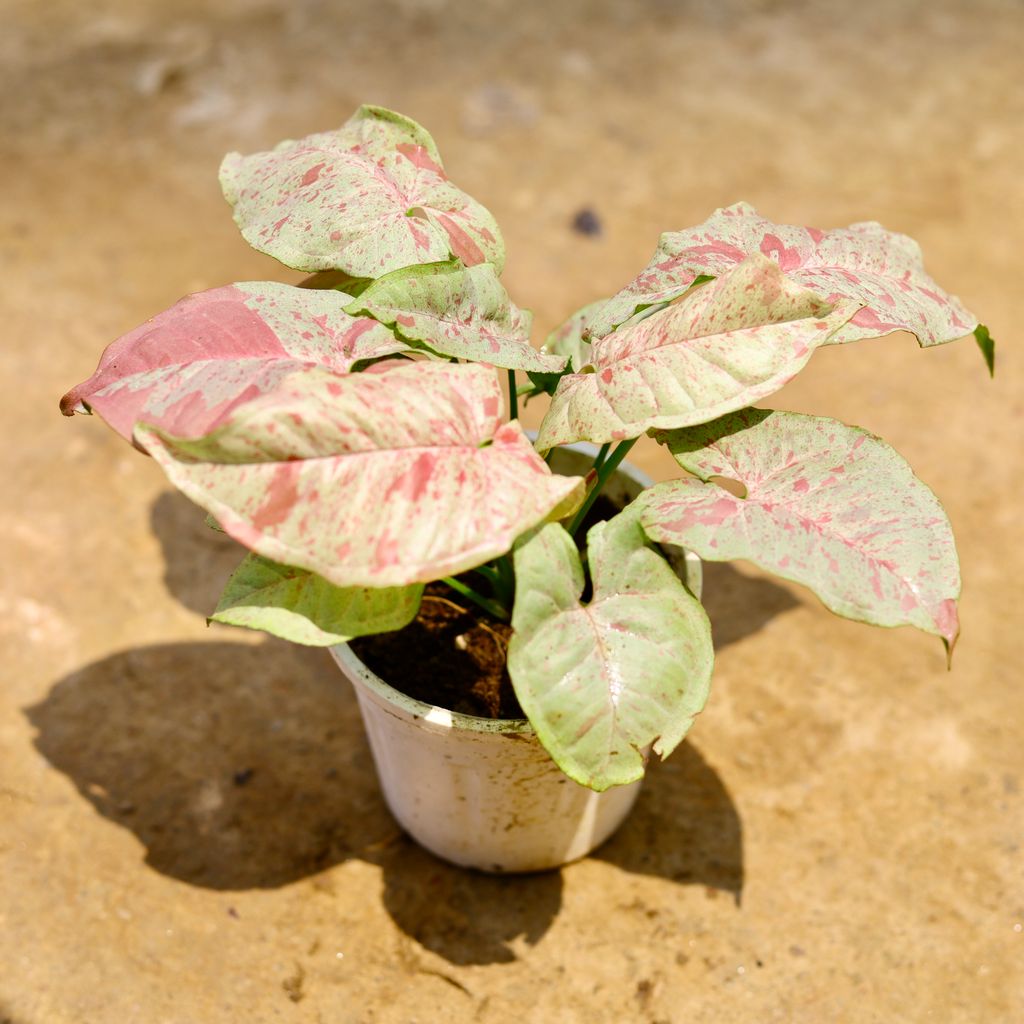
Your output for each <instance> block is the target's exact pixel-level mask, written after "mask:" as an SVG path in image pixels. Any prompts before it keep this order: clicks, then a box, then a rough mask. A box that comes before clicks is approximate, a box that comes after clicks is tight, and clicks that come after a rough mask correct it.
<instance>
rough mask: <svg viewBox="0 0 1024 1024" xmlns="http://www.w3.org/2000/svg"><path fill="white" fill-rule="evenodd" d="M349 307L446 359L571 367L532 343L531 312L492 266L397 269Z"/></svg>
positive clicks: (555, 368) (528, 366)
mask: <svg viewBox="0 0 1024 1024" xmlns="http://www.w3.org/2000/svg"><path fill="white" fill-rule="evenodd" d="M346 309H347V311H348V312H349V314H350V315H353V316H370V317H373V318H374V319H375V320H377V321H379V322H380V323H382V324H387V325H388V326H389V327H390V328H392V330H393V331H394V332H395V334H396V336H397V337H399V338H401V339H404V340H405V341H408V342H411V343H417V342H418V343H420V344H423V345H426V346H429V348H430V349H431V350H432V351H433V352H436V353H439V354H441V355H446V356H453V357H455V358H458V359H468V360H470V361H472V362H475V363H488V364H489V365H491V366H500V367H502V368H503V369H506V370H533V371H540V372H549V373H551V372H556V373H557V372H558V371H560V370H561V369H562V368H563V367H564V366H565V359H564V358H563V357H560V356H550V355H543V354H542V353H540V352H538V351H537V350H536V349H535V348H533V347H532V346H531V345H530V314H529V313H527V312H524V311H523V310H521V309H517V308H516V306H514V305H513V304H512V301H511V300H510V299H509V297H508V293H507V292H506V291H505V289H504V287H502V284H501V282H500V281H499V280H498V274H497V272H496V271H495V269H494V267H493V266H491V264H489V263H482V264H480V265H479V266H476V267H469V268H466V267H463V266H462V265H461V264H460V263H459V262H458V261H457V260H452V261H449V262H446V263H432V264H428V265H425V266H417V267H407V268H405V269H403V270H397V271H395V272H394V273H391V274H388V275H386V276H385V277H382V278H380V279H379V280H377V281H375V282H374V283H373V284H371V285H370V287H369V288H367V289H366V291H364V292H363V293H362V295H360V296H359V298H358V299H356V300H355V301H354V302H352V303H351V304H350V305H349V306H348V307H346ZM356 310H358V311H359V312H358V313H356V312H355V311H356Z"/></svg>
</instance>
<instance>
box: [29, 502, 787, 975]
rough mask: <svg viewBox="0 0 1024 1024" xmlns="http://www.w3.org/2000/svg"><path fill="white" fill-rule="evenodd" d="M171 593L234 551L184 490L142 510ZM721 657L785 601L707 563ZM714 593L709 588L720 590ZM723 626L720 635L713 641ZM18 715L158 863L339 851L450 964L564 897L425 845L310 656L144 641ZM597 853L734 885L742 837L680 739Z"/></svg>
mask: <svg viewBox="0 0 1024 1024" xmlns="http://www.w3.org/2000/svg"><path fill="white" fill-rule="evenodd" d="M152 522H153V528H154V530H155V532H156V534H157V536H158V538H159V539H160V541H161V543H162V545H163V547H164V552H165V555H166V564H167V569H166V576H165V579H166V582H167V586H168V589H169V590H170V591H171V592H172V593H173V594H174V595H175V596H176V597H177V598H178V599H179V600H181V601H182V602H183V603H184V604H185V605H186V606H187V607H189V608H191V609H193V610H195V611H198V612H200V613H201V614H204V615H205V614H208V613H209V610H210V609H211V608H212V607H213V606H214V605H215V603H216V599H217V595H218V593H219V590H220V588H221V586H222V585H223V582H224V579H225V577H226V575H227V573H228V572H230V571H231V570H232V569H233V568H234V567H235V565H236V564H237V562H238V561H239V560H240V559H241V556H242V553H243V552H242V550H241V548H239V547H238V546H237V545H236V544H235V543H234V542H233V541H230V540H228V539H227V538H225V537H224V536H223V535H222V534H219V533H218V532H216V531H213V530H210V529H209V528H207V527H206V526H205V525H203V521H202V514H201V513H198V512H197V510H196V508H195V507H194V506H193V505H192V504H191V503H189V502H188V501H187V500H186V499H184V498H182V497H180V496H179V495H177V494H164V495H161V497H160V498H159V499H157V501H156V502H155V504H154V507H153V514H152ZM708 570H709V571H708V577H707V590H708V599H709V600H708V607H709V614H710V615H711V617H712V621H713V622H715V620H716V619H721V618H722V616H728V617H729V618H734V617H735V616H737V615H740V614H742V618H741V620H740V621H742V622H743V623H744V627H743V629H742V630H741V629H740V628H736V629H734V630H733V631H732V632H731V633H730V632H729V631H728V622H727V621H724V620H723V621H722V623H721V624H719V627H718V628H719V636H718V646H719V647H721V646H722V645H723V642H725V643H731V642H735V641H736V640H738V639H739V638H740V637H741V636H744V635H746V634H747V633H748V632H752V631H753V629H756V628H760V626H761V625H763V623H764V622H766V621H767V620H768V618H770V617H771V616H772V615H774V614H777V613H778V612H779V611H781V610H785V609H786V608H787V607H790V606H792V605H793V604H795V603H796V602H794V601H793V599H792V598H791V597H789V595H788V594H787V593H786V592H785V591H783V590H782V589H781V588H779V587H775V586H773V585H772V584H770V583H768V582H767V581H763V580H754V579H750V578H748V577H745V576H742V575H741V574H739V573H737V572H735V570H732V569H730V568H729V567H728V566H721V565H718V566H709V567H708ZM716 591H717V592H718V594H719V595H721V597H716V596H715V592H716ZM723 627H724V640H723ZM26 714H27V716H28V718H29V720H30V721H31V723H32V725H33V726H34V727H35V729H36V730H37V736H36V738H35V745H36V747H37V749H38V750H39V751H40V753H41V754H42V755H43V756H44V757H45V758H46V759H47V760H48V761H49V762H50V763H51V764H52V765H53V766H54V767H55V768H57V769H58V770H59V771H61V772H63V773H64V774H66V775H67V776H68V777H69V778H70V779H71V781H72V782H73V783H74V784H75V786H76V787H77V789H78V791H79V792H80V793H81V794H82V796H83V797H84V798H85V799H86V800H88V801H89V802H90V803H91V804H92V805H93V807H94V808H95V809H96V810H97V811H98V812H99V813H100V814H101V815H103V816H104V817H105V818H107V819H109V820H110V821H112V822H114V823H116V824H118V825H119V826H122V827H124V828H127V829H130V830H131V831H132V832H133V833H134V834H135V835H136V837H137V838H138V839H139V841H140V843H141V844H142V846H143V847H144V849H145V862H146V863H147V864H148V865H149V866H150V867H152V868H153V869H154V870H155V871H158V872H160V873H161V874H164V875H167V876H168V877H171V878H175V879H178V880H180V881H183V882H186V883H188V884H191V885H196V886H200V887H203V888H208V889H213V890H222V891H223V890H229V891H236V890H246V889H267V888H277V887H280V886H283V885H287V884H290V883H293V882H296V881H299V880H301V879H304V878H308V877H311V876H314V875H316V874H319V873H320V872H323V871H324V870H326V869H328V868H330V867H332V866H333V865H336V864H339V863H342V862H344V861H345V860H347V859H349V858H353V857H355V858H359V859H361V860H363V861H366V862H370V863H373V864H376V865H378V866H379V867H380V868H381V872H382V877H383V885H384V894H383V901H384V905H385V907H386V909H387V910H388V912H389V913H390V915H391V917H392V918H393V919H394V921H395V923H396V924H397V925H398V927H399V928H401V929H402V931H404V932H405V933H406V934H407V935H409V936H410V937H411V938H413V939H414V940H415V941H416V942H418V943H419V944H420V945H421V946H423V947H425V948H426V949H429V950H431V951H433V952H435V953H437V954H438V955H440V956H442V957H444V958H445V959H447V960H448V961H449V962H451V963H454V964H489V963H502V962H509V961H512V960H514V959H516V958H517V953H516V947H517V946H518V945H519V944H521V943H524V942H525V943H526V944H534V943H536V942H537V941H539V940H540V938H541V937H543V935H544V934H545V933H546V932H547V930H548V928H549V927H550V926H551V924H552V922H553V920H554V918H555V917H556V915H557V914H558V912H559V910H560V908H561V903H562V887H563V881H562V873H561V872H550V873H546V874H542V875H529V876H488V875H482V874H478V873H476V872H472V871H465V870H462V869H459V868H454V867H451V866H450V865H448V864H445V863H444V862H442V861H440V860H437V859H436V858H434V857H433V856H431V855H430V854H429V853H427V852H425V851H423V850H421V849H420V848H419V847H418V846H417V845H416V844H415V843H413V842H412V841H411V840H409V839H408V838H406V837H405V836H404V835H403V834H402V833H401V832H400V830H399V829H398V827H397V825H395V823H394V821H393V820H392V818H391V816H390V814H389V812H388V810H387V808H386V806H385V805H384V802H383V800H382V798H381V796H380V793H379V790H378V788H377V783H376V777H375V773H374V770H373V765H372V759H371V755H370V751H369V747H368V745H367V742H366V738H365V734H364V731H363V727H362V722H361V719H360V717H359V711H358V707H357V705H356V701H355V698H354V695H353V694H352V693H351V692H350V690H349V688H348V686H347V685H346V684H345V682H344V680H343V679H342V677H341V676H340V674H339V673H338V671H337V669H336V667H335V666H334V664H333V663H332V661H331V659H330V658H329V657H328V656H327V655H326V654H325V653H324V652H322V651H317V650H314V649H309V648H303V647H299V646H297V645H293V644H287V643H284V642H282V641H278V640H275V639H272V638H268V639H264V640H262V641H259V642H256V643H253V642H247V643H243V642H226V641H221V640H211V641H209V642H202V643H170V644H162V645H154V646H150V647H140V648H135V649H131V650H127V651H124V652H121V653H117V654H113V655H111V656H109V657H107V658H104V659H102V660H100V661H97V662H94V663H93V664H90V665H86V666H85V667H83V668H82V669H80V670H78V671H76V672H73V673H71V674H70V675H68V676H66V677H64V678H63V679H61V680H59V681H58V682H57V683H55V685H54V686H53V687H52V689H51V690H50V692H49V693H48V695H47V696H46V697H45V698H44V699H43V700H42V701H41V702H39V703H38V704H36V705H34V706H32V707H30V708H27V709H26ZM594 856H595V857H597V858H599V859H601V860H604V861H607V862H609V863H611V864H614V865H616V866H618V867H620V868H622V869H623V870H626V871H630V872H635V873H639V874H650V875H658V876H662V877H665V878H668V879H671V880H672V881H675V882H678V883H681V884H696V885H703V886H706V887H709V888H710V889H711V890H712V891H717V890H723V891H726V892H729V893H732V894H733V895H734V897H735V898H736V900H737V902H738V901H739V897H740V894H741V892H742V887H743V843H742V827H741V822H740V819H739V815H738V814H737V811H736V808H735V806H734V804H733V801H732V799H731V797H730V795H729V793H728V791H727V790H726V789H725V787H724V786H723V784H722V782H721V780H720V778H719V777H718V775H717V773H716V772H715V771H714V769H713V768H712V767H711V766H709V765H708V764H707V763H706V762H705V761H704V760H703V759H702V758H701V756H700V754H699V753H697V751H696V750H695V749H694V748H693V747H692V746H690V745H689V744H683V745H682V746H681V748H680V749H679V750H678V751H677V752H676V753H675V754H674V755H673V757H672V758H671V759H670V760H669V762H668V763H666V764H664V765H657V766H654V767H653V768H652V770H651V772H650V775H649V779H648V782H647V784H646V785H645V788H644V790H643V792H642V793H641V796H640V799H639V801H638V803H637V806H636V808H635V809H634V811H633V814H632V816H631V817H630V819H629V820H628V821H627V823H626V825H625V826H624V827H623V828H622V829H621V830H620V831H619V833H618V834H617V835H616V836H614V837H613V838H612V839H611V840H610V841H609V842H608V843H606V844H605V845H604V846H603V847H602V848H601V849H600V850H599V851H597V852H596V854H594Z"/></svg>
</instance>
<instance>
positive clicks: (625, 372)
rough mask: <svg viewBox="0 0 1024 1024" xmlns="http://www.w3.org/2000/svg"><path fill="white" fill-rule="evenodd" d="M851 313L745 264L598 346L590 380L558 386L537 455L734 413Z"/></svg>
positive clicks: (795, 366) (787, 374)
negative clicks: (564, 446)
mask: <svg viewBox="0 0 1024 1024" xmlns="http://www.w3.org/2000/svg"><path fill="white" fill-rule="evenodd" d="M857 308H858V307H857V304H856V303H853V302H849V301H842V302H840V303H839V304H838V305H837V306H836V307H835V308H833V307H832V306H831V305H830V304H829V303H828V302H826V301H825V300H824V299H822V298H820V297H819V296H817V295H815V294H814V293H813V292H810V291H808V290H807V289H806V288H803V287H801V286H800V285H798V284H797V283H796V282H794V281H792V280H790V279H789V278H788V276H787V275H785V274H783V272H782V271H781V270H780V269H779V267H778V265H777V264H775V263H773V262H772V261H771V260H769V259H767V258H766V257H764V256H759V255H755V256H751V257H750V258H748V259H747V260H745V261H744V262H743V263H741V264H740V265H739V266H737V267H735V268H734V269H733V270H732V271H730V272H729V273H727V274H726V275H725V276H723V277H721V278H719V279H717V280H715V281H712V282H710V283H708V284H706V285H704V286H703V287H701V288H698V289H696V290H695V291H694V292H693V293H692V294H691V295H690V296H689V297H688V298H687V299H685V300H684V301H683V302H681V303H679V304H677V305H674V306H670V307H669V308H668V309H665V310H662V311H661V312H659V313H655V314H654V315H653V316H650V317H647V318H646V319H644V320H640V321H639V322H638V323H636V324H633V325H632V326H629V327H627V328H623V329H622V330H620V331H616V332H615V333H614V334H610V335H608V336H607V337H605V338H602V339H600V340H599V341H598V342H596V343H595V344H594V345H593V348H592V351H591V352H590V366H588V367H587V369H588V371H589V372H587V373H576V374H570V375H567V376H565V377H563V378H562V380H561V381H560V382H559V384H558V390H557V391H556V392H555V396H554V398H553V399H552V402H551V407H550V409H549V410H548V412H547V415H546V416H545V417H544V421H543V423H542V424H541V428H540V432H539V435H538V438H537V447H538V448H539V449H540V450H541V451H544V450H546V449H548V448H553V447H554V446H555V445H559V444H566V443H568V442H572V441H581V440H584V441H594V442H597V443H599V444H603V443H605V442H608V441H620V440H624V439H626V438H633V437H638V436H639V435H640V434H642V433H644V431H646V430H650V429H653V428H661V429H672V428H676V427H684V426H690V425H692V424H695V423H705V422H707V421H708V420H711V419H714V418H715V417H717V416H721V415H723V414H724V413H726V412H731V411H733V410H735V409H741V408H743V407H744V406H746V405H749V404H750V403H751V402H756V401H758V400H759V399H762V398H764V397H765V396H766V395H770V394H771V393H772V392H774V391H778V389H779V388H781V387H782V386H783V385H784V384H785V383H786V382H787V381H789V380H791V379H792V378H793V376H795V374H796V373H798V372H799V371H800V370H801V369H803V367H804V365H805V364H806V363H807V361H808V359H810V357H811V355H812V353H813V352H814V350H815V349H816V348H818V347H819V346H820V345H822V344H824V343H825V341H826V340H827V339H828V338H829V336H830V335H831V334H832V333H834V332H835V331H836V330H839V329H840V328H841V327H842V326H843V324H845V323H846V322H847V321H848V320H849V319H850V317H851V316H852V315H853V314H854V313H855V312H856V311H857ZM591 367H592V368H593V369H592V370H591Z"/></svg>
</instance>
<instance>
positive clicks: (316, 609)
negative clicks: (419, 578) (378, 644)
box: [210, 554, 423, 647]
mask: <svg viewBox="0 0 1024 1024" xmlns="http://www.w3.org/2000/svg"><path fill="white" fill-rule="evenodd" d="M422 594H423V586H422V584H415V585H413V586H408V587H384V588H381V589H370V588H365V587H336V586H334V585H333V584H332V583H328V582H327V580H325V579H324V578H323V577H321V576H317V575H316V574H315V573H311V572H307V571H306V570H305V569H297V568H295V567H293V566H288V565H281V564H280V563H278V562H272V561H271V560H270V559H269V558H263V557H262V556H261V555H253V554H250V555H247V556H246V557H245V559H244V560H243V561H242V564H241V565H240V566H239V567H238V568H237V569H236V570H235V572H234V573H233V574H232V576H231V578H230V579H229V580H228V583H227V586H226V587H225V588H224V593H223V594H222V595H221V599H220V603H219V604H218V605H217V610H216V611H215V612H214V613H213V615H211V616H210V621H211V622H223V623H227V624H228V625H231V626H245V627H246V628H248V629H262V630H264V631H265V632H267V633H273V635H274V636H279V637H281V638H282V639H284V640H291V641H292V642H293V643H297V644H308V645H310V646H313V647H330V646H332V645H333V644H340V643H344V642H345V641H347V640H351V639H352V638H353V637H356V636H366V635H367V634H369V633H390V632H392V631H393V630H396V629H401V628H402V627H403V626H407V625H408V624H409V623H410V622H412V620H413V619H414V618H415V617H416V612H417V610H418V609H419V606H420V597H421V596H422Z"/></svg>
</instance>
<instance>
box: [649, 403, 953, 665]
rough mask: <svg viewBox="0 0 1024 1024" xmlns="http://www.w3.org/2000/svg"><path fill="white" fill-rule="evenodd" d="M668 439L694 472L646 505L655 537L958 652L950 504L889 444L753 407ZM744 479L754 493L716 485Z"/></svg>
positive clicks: (831, 423) (661, 488) (835, 425)
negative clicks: (918, 632)
mask: <svg viewBox="0 0 1024 1024" xmlns="http://www.w3.org/2000/svg"><path fill="white" fill-rule="evenodd" d="M656 436H657V439H658V440H659V441H661V442H663V443H664V444H666V445H667V446H668V447H669V450H670V451H671V452H672V454H673V455H674V456H675V458H676V461H677V462H678V463H679V464H680V465H681V466H682V467H683V468H684V469H685V470H687V471H688V472H690V473H692V474H694V476H693V477H688V478H683V479H681V480H673V481H670V482H668V483H663V484H658V485H656V486H655V487H653V488H651V489H650V490H648V491H646V492H645V493H644V494H642V495H641V496H640V498H639V499H638V508H639V514H640V520H641V523H642V524H643V527H644V529H645V531H646V532H647V534H648V536H650V537H651V538H652V539H653V540H656V541H659V542H663V543H671V544H679V545H682V546H684V547H686V548H687V549H689V550H692V551H695V552H696V553H697V554H698V555H700V557H701V558H705V559H710V560H712V561H723V560H727V559H733V558H745V559H747V560H749V561H751V562H754V563H755V564H756V565H759V566H761V567H762V568H764V569H768V570H770V571H771V572H774V573H777V574H778V575H780V576H783V577H784V578H786V579H790V580H795V581H796V582H797V583H802V584H804V585H805V586H808V587H810V588H811V589H812V590H813V591H814V592H815V593H816V594H817V595H818V597H820V598H821V600H822V601H823V602H824V603H825V605H826V607H828V608H830V609H831V610H832V611H834V612H836V613H838V614H839V615H844V616H846V617H847V618H850V619H857V620H859V621H862V622H870V623H874V624H875V625H879V626H900V625H911V626H916V627H917V628H918V629H923V630H925V631H926V632H928V633H933V634H935V635H937V636H940V637H942V639H943V640H944V641H945V642H946V644H947V646H948V647H949V648H952V645H953V643H954V642H955V640H956V637H957V634H958V632H959V628H960V627H959V622H958V618H957V608H956V602H957V598H958V596H959V594H960V569H959V563H958V561H957V555H956V547H955V546H954V543H953V533H952V529H951V528H950V525H949V519H948V518H947V517H946V513H945V512H944V511H943V509H942V506H941V505H940V504H939V501H938V499H937V498H936V497H935V495H934V494H933V493H932V492H931V490H929V489H928V487H927V486H926V485H925V484H923V483H922V482H921V481H920V480H918V479H917V478H916V477H915V476H914V474H913V472H912V471H911V469H910V467H909V466H908V465H907V463H906V461H905V460H904V459H903V458H902V456H900V455H899V454H898V453H897V452H895V451H894V450H893V449H892V448H890V447H889V445H887V444H886V443H885V442H884V441H881V440H880V439H879V438H877V437H875V436H873V435H872V434H869V433H868V432H867V431H865V430H861V429H859V428H858V427H849V426H846V425H845V424H843V423H840V422H838V421H837V420H832V419H826V418H824V417H819V416H804V415H798V414H796V413H788V412H771V411H768V410H760V409H745V410H743V411H742V412H738V413H735V414H733V415H731V416H725V417H723V418H722V419H720V420H716V421H715V422H714V423H706V424H704V425H703V426H699V427H692V428H690V429H689V430H680V431H674V432H670V433H664V434H661V433H659V434H658V435H656ZM715 477H722V478H727V479H731V480H737V481H739V482H740V483H741V484H743V486H744V487H745V488H746V497H743V498H740V497H736V496H735V495H734V494H733V493H731V491H729V490H727V489H725V488H724V487H721V486H719V485H718V484H717V483H715V482H714V478H715Z"/></svg>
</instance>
